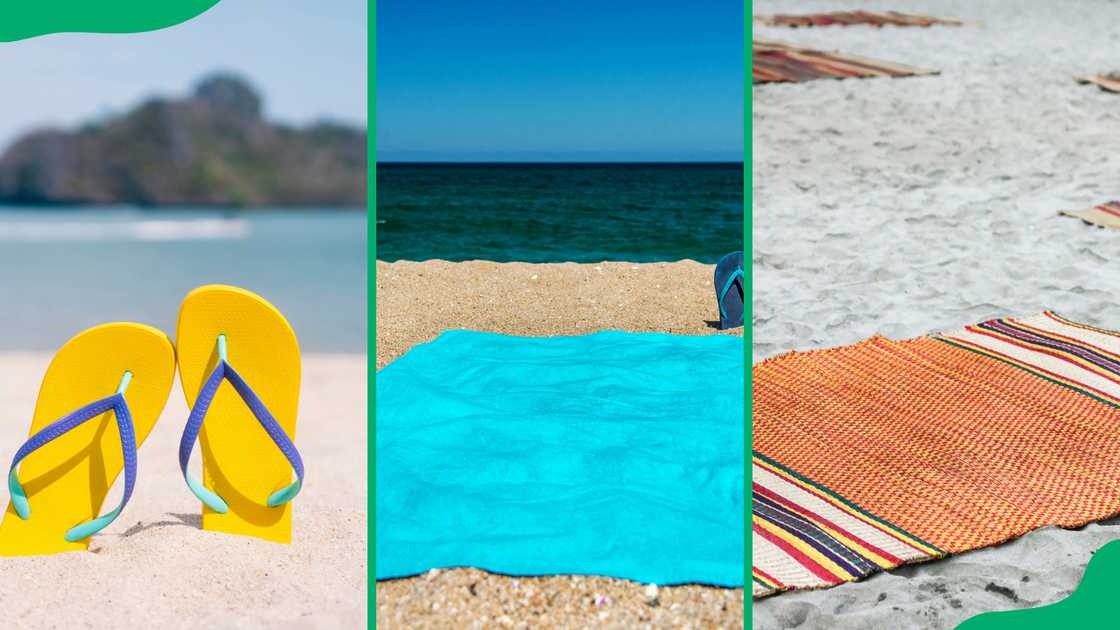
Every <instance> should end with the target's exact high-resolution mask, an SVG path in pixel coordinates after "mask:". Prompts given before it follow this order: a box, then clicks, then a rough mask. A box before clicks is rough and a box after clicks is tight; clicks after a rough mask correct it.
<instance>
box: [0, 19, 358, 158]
mask: <svg viewBox="0 0 1120 630" xmlns="http://www.w3.org/2000/svg"><path fill="white" fill-rule="evenodd" d="M366 16H367V10H366V3H365V1H364V0H329V1H328V2H313V1H311V0H291V1H289V0H284V1H274V0H223V1H222V2H220V3H218V5H217V6H215V7H214V8H212V9H211V10H210V11H208V12H206V13H204V14H203V15H201V16H199V17H197V18H195V19H193V20H190V21H188V22H186V23H184V24H180V25H178V26H174V27H171V28H168V29H164V30H160V31H153V32H150V33H140V34H128V35H103V34H78V33H63V34H58V35H48V36H45V37H37V38H34V39H29V40H24V41H19V42H13V43H6V44H0V68H2V69H3V79H2V80H3V99H2V100H0V151H3V149H5V148H7V146H8V144H9V143H10V142H11V141H12V140H14V139H15V137H16V136H17V135H18V134H20V133H22V132H25V131H27V130H29V129H30V128H33V127H39V126H47V125H49V126H63V127H68V126H72V125H75V124H78V123H80V122H82V121H84V120H87V119H89V118H90V117H91V116H100V115H105V114H109V113H113V112H122V111H125V110H127V109H128V108H129V107H131V106H133V105H135V104H137V103H138V102H140V101H141V100H142V99H143V98H145V97H147V96H150V95H152V94H154V93H159V94H165V95H182V94H186V93H187V92H188V91H189V90H190V89H191V87H192V86H193V84H194V83H195V81H197V80H198V79H199V78H200V77H201V76H203V75H205V74H206V73H208V72H211V71H214V70H219V69H224V70H233V71H237V72H239V73H241V74H244V75H245V76H246V77H247V78H249V79H250V80H251V81H252V82H253V83H254V84H255V85H256V86H257V87H258V88H259V89H260V91H261V92H262V93H263V95H264V97H265V109H266V115H268V116H269V117H273V118H277V119H280V120H283V121H285V122H289V123H294V124H302V123H306V122H311V121H314V120H317V119H321V118H330V119H334V120H339V121H344V122H351V123H356V124H360V125H363V126H364V125H365V124H366V92H367V90H366V87H367V75H366V73H367V61H366V57H367V54H366V53H367V33H366V30H367V29H366Z"/></svg>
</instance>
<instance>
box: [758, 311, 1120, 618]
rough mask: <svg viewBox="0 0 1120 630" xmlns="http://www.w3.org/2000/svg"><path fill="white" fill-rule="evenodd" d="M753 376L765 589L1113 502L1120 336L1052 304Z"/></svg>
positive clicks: (876, 340) (1107, 508)
mask: <svg viewBox="0 0 1120 630" xmlns="http://www.w3.org/2000/svg"><path fill="white" fill-rule="evenodd" d="M752 373H753V379H754V380H753V395H752V400H753V423H754V424H753V429H752V435H753V440H754V443H753V448H754V452H753V458H752V467H753V478H752V492H751V500H752V516H751V525H752V531H753V534H752V541H753V562H752V577H753V582H752V594H753V595H754V596H755V597H760V596H766V595H771V594H774V593H778V592H781V591H787V590H791V589H807V588H825V587H830V586H835V585H838V584H842V583H844V582H850V581H854V580H859V579H861V578H864V577H866V576H868V575H870V574H872V573H875V572H877V571H880V570H884V569H891V568H893V567H897V566H899V565H902V564H908V563H913V562H921V561H926V560H932V559H935V558H940V557H943V556H945V555H948V554H955V553H962V552H965V551H970V550H974V549H979V548H982V547H987V546H990V545H995V544H998V543H1001V542H1004V541H1007V540H1010V539H1013V538H1016V537H1018V536H1021V535H1023V534H1025V533H1027V532H1029V531H1031V530H1033V529H1036V528H1038V527H1043V526H1047V525H1056V526H1061V527H1078V526H1081V525H1085V524H1087V523H1090V522H1092V521H1097V520H1101V519H1105V518H1108V517H1111V516H1114V515H1116V514H1118V513H1120V492H1118V488H1120V333H1116V332H1111V331H1107V330H1103V329H1100V328H1095V327H1092V326H1088V325H1085V324H1080V323H1077V322H1074V321H1071V320H1068V319H1066V318H1063V317H1061V316H1059V315H1057V314H1055V313H1053V312H1050V311H1047V312H1044V313H1042V314H1039V315H1034V316H1031V317H1023V318H1008V319H996V320H990V321H986V322H983V323H980V324H976V325H973V326H966V327H964V328H961V329H958V330H953V331H949V332H945V333H941V334H934V335H930V336H926V337H919V338H916V339H910V340H906V341H892V340H890V339H886V338H883V337H873V338H871V339H868V340H866V341H863V342H861V343H858V344H855V345H851V346H845V347H840V348H833V349H828V350H818V351H811V352H794V353H790V354H786V355H782V356H779V357H775V358H773V359H769V360H766V361H763V362H761V363H759V364H756V365H755V366H754V367H753V368H752Z"/></svg>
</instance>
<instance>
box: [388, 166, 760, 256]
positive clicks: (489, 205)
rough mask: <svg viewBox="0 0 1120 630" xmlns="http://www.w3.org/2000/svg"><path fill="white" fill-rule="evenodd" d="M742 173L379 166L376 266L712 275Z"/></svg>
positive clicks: (739, 226)
mask: <svg viewBox="0 0 1120 630" xmlns="http://www.w3.org/2000/svg"><path fill="white" fill-rule="evenodd" d="M743 168H744V164H743V162H622V161H617V162H616V161H603V162H514V161H509V162H466V161H463V162H452V161H442V162H379V163H378V164H377V259H378V260H385V261H397V260H431V259H443V260H452V261H464V260H491V261H496V262H511V261H521V262H580V263H587V262H602V261H605V260H614V261H626V262H661V261H677V260H683V259H692V260H697V261H699V262H704V263H714V262H715V261H716V260H718V259H719V258H720V257H721V256H722V255H724V254H726V253H728V252H731V251H737V250H741V249H742V248H743Z"/></svg>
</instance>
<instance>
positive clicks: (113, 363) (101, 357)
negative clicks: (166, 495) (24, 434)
mask: <svg viewBox="0 0 1120 630" xmlns="http://www.w3.org/2000/svg"><path fill="white" fill-rule="evenodd" d="M125 371H129V372H132V381H131V382H130V383H129V385H128V390H127V391H126V393H125V400H126V401H127V402H128V406H129V410H130V411H131V413H132V422H133V426H134V427H135V429H136V444H137V447H139V446H140V445H141V444H143V443H144V440H145V438H147V437H148V434H149V433H150V432H151V430H152V427H153V426H155V423H156V420H158V419H159V416H160V414H161V413H163V408H164V406H165V405H166V404H167V398H168V396H170V395H171V385H172V382H173V381H174V380H175V350H174V348H173V347H172V345H171V340H170V339H168V338H167V335H165V334H163V332H161V331H159V330H156V329H155V328H152V327H150V326H145V325H143V324H132V323H114V324H104V325H101V326H96V327H94V328H90V329H89V330H86V331H84V332H82V333H80V334H78V335H77V336H76V337H74V338H73V339H71V340H70V341H68V342H66V345H64V346H63V347H62V348H61V349H60V350H59V351H58V353H57V354H55V356H54V359H52V360H51V363H50V367H48V368H47V373H46V375H45V376H44V377H43V384H42V387H40V389H39V398H38V402H36V404H35V415H34V416H33V419H32V421H31V428H30V430H29V431H28V436H30V435H32V434H34V433H35V432H36V431H39V430H40V429H42V428H43V427H45V426H46V425H48V424H50V423H52V422H54V421H55V420H58V419H59V418H61V417H62V416H65V415H66V414H68V413H70V412H71V411H74V410H75V409H77V408H79V407H81V406H83V405H86V404H88V403H91V402H93V401H95V400H98V399H100V398H104V397H106V396H109V395H110V394H112V393H113V392H115V391H116V390H117V387H118V386H119V385H120V382H121V377H122V376H123V375H124V373H125ZM123 468H124V457H123V454H122V453H121V439H120V434H119V432H118V430H117V421H116V418H115V417H114V415H113V413H112V412H111V411H110V412H107V413H105V414H102V415H101V416H100V417H98V418H94V419H92V420H90V421H88V422H86V423H85V424H82V425H81V426H78V427H75V428H74V429H73V430H71V431H69V432H67V433H65V434H63V435H61V436H60V437H58V438H57V439H55V440H52V441H51V442H49V443H48V444H46V445H45V446H43V447H42V448H40V449H39V450H37V451H35V452H34V453H32V454H31V455H29V456H28V457H27V459H25V460H24V461H23V462H22V463H21V464H20V468H19V478H20V481H21V482H22V485H23V489H24V491H25V492H26V493H27V497H28V501H29V503H30V506H31V517H30V518H29V519H27V520H26V521H25V520H23V519H21V518H20V517H19V515H18V514H16V512H15V508H14V507H13V505H12V504H11V502H9V504H8V509H7V511H6V512H5V513H4V518H3V520H2V521H0V556H26V555H39V554H50V553H59V552H62V551H80V550H84V549H88V548H89V539H85V540H81V541H78V542H67V541H66V540H65V539H64V538H63V536H64V535H65V534H66V531H67V530H69V529H70V528H71V527H74V526H75V525H78V524H79V523H82V522H84V521H87V520H89V519H91V518H95V517H96V516H98V513H99V511H100V510H101V508H102V504H103V503H104V501H105V497H106V495H107V494H108V492H109V488H110V487H111V486H112V485H113V481H114V480H115V479H116V478H117V476H118V475H119V474H120V473H121V470H122V469H123Z"/></svg>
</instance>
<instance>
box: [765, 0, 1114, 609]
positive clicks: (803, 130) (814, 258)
mask: <svg viewBox="0 0 1120 630" xmlns="http://www.w3.org/2000/svg"><path fill="white" fill-rule="evenodd" d="M856 8H865V9H880V10H889V9H895V10H904V11H908V12H914V13H926V14H929V15H934V16H940V15H948V16H955V17H959V18H962V19H965V20H969V21H981V22H983V26H979V27H978V26H971V27H964V28H952V27H934V28H929V29H920V28H890V27H888V28H884V29H873V28H869V27H846V28H845V27H829V28H818V29H797V30H792V29H785V28H765V27H760V26H757V25H756V26H755V35H756V36H759V37H764V38H770V39H781V40H784V41H788V42H793V43H797V44H803V45H806V46H810V47H816V48H821V49H830V50H841V51H844V52H848V53H852V54H857V55H863V56H867V57H873V58H879V59H883V60H888V61H896V62H902V63H907V64H911V65H916V66H921V67H930V68H938V69H940V70H941V72H942V74H941V75H940V76H936V77H923V78H906V79H871V80H847V81H814V82H809V83H803V84H795V85H763V86H755V87H754V88H753V90H752V94H753V99H752V101H753V108H754V110H753V140H754V150H753V151H754V157H753V186H754V223H753V246H754V258H753V263H754V264H753V269H754V298H753V300H754V303H753V306H754V345H753V355H754V360H755V361H757V360H760V359H762V358H765V357H768V356H772V355H775V354H778V353H780V352H784V351H786V350H790V349H811V348H820V347H829V346H836V345H843V344H848V343H853V342H856V341H859V340H861V339H864V338H866V337H868V336H870V335H873V334H876V333H878V334H883V335H886V336H888V337H892V338H899V339H901V338H907V337H912V336H916V335H920V334H924V333H926V332H929V331H931V330H937V329H942V328H948V327H952V326H956V325H960V324H965V323H971V322H976V321H980V320H983V319H985V318H990V317H996V316H1005V315H1016V314H1028V313H1033V312H1037V311H1039V310H1042V309H1043V308H1051V309H1054V310H1056V311H1057V312H1059V313H1061V314H1063V315H1066V316H1069V317H1072V318H1075V319H1080V320H1083V321H1087V322H1091V323H1095V324H1098V325H1101V326H1105V327H1109V328H1113V329H1120V232H1117V231H1107V230H1100V229H1096V228H1092V227H1089V226H1086V225H1084V224H1083V223H1081V222H1080V221H1078V220H1076V219H1070V218H1066V217H1059V216H1058V215H1057V211H1058V210H1059V209H1062V208H1080V207H1086V206H1090V205H1094V204H1096V203H1100V202H1103V201H1107V200H1109V199H1117V198H1120V95H1115V94H1108V93H1105V92H1102V91H1100V90H1098V89H1097V88H1096V87H1092V86H1083V85H1077V84H1076V83H1074V81H1073V78H1072V77H1073V75H1079V74H1093V73H1098V72H1106V71H1113V70H1120V57H1118V56H1117V55H1116V51H1117V50H1118V49H1120V48H1118V46H1120V33H1118V32H1117V31H1116V29H1115V24H1116V23H1117V22H1118V21H1120V4H1118V3H1115V2H1105V1H1102V0H1097V1H1088V0H1086V1H1084V2H1078V3H1056V2H1042V1H1041V0H1034V1H1030V2H1023V1H1020V2H1005V3H985V4H977V3H971V2H963V1H948V0H940V1H933V2H919V3H901V4H900V3H898V2H880V1H877V0H865V1H862V2H846V1H839V0H837V1H832V2H792V1H789V0H787V1H774V0H757V1H756V2H755V6H754V13H755V14H765V13H780V12H786V13H803V12H813V11H830V10H840V9H856ZM1117 536H1120V528H1116V527H1107V526H1099V525H1092V526H1089V527H1087V528H1085V529H1084V530H1083V531H1064V530H1056V529H1046V530H1040V531H1037V532H1034V533H1032V534H1029V535H1027V536H1025V537H1023V538H1021V539H1019V540H1018V541H1014V542H1012V543H1009V544H1006V545H1003V546H1001V547H998V548H993V549H989V550H986V551H980V552H973V553H969V554H964V555H961V556H958V557H956V558H953V559H949V560H945V561H940V562H934V563H930V564H926V565H920V566H915V567H910V568H905V569H901V570H897V571H894V572H892V573H891V574H881V575H879V576H877V577H874V578H871V579H869V580H867V581H865V582H862V583H857V584H848V585H844V586H840V587H838V588H834V589H829V590H825V591H820V592H807V593H794V594H784V595H779V596H777V597H773V598H770V599H768V600H763V601H761V602H757V603H754V604H753V605H752V611H753V615H754V626H755V627H756V628H784V627H799V628H879V627H903V626H913V627H925V628H949V627H953V626H954V625H955V624H957V623H959V622H960V621H962V620H963V619H965V618H967V617H969V616H972V615H974V614H977V613H979V612H982V611H987V610H996V609H1008V608H1015V607H1024V606H1037V605H1040V604H1044V603H1048V602H1052V601H1055V600H1057V599H1060V598H1061V597H1063V596H1065V595H1066V594H1068V593H1069V592H1070V591H1071V590H1072V589H1073V588H1075V586H1076V584H1077V582H1078V581H1079V580H1080V577H1081V575H1082V574H1083V572H1084V566H1085V563H1086V562H1087V561H1088V559H1089V556H1090V553H1091V552H1092V551H1093V550H1095V549H1096V548H1098V547H1100V546H1101V545H1102V544H1104V542H1106V541H1107V540H1109V539H1112V538H1114V537H1117ZM989 584H990V585H992V586H990V587H989ZM1004 588H1006V589H1010V591H1003V592H1004V593H1007V594H1001V592H1000V591H1002V589H1004ZM1011 592H1014V596H1011Z"/></svg>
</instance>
